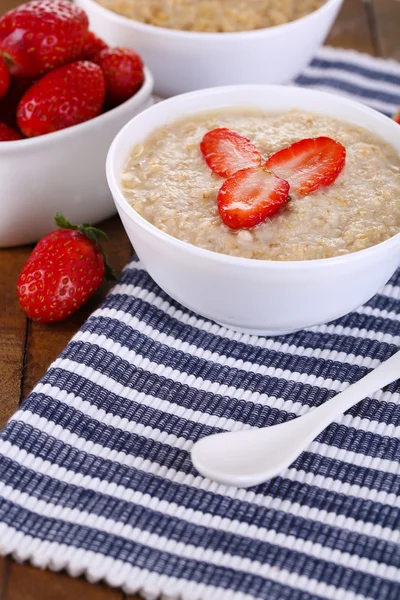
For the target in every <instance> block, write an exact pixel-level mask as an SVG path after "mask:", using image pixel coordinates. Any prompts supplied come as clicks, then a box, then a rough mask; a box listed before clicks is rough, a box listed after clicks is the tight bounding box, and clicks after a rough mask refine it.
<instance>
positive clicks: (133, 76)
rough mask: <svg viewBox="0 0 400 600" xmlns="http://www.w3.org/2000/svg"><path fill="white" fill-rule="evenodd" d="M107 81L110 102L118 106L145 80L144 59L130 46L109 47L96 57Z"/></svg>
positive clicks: (107, 98) (108, 101)
mask: <svg viewBox="0 0 400 600" xmlns="http://www.w3.org/2000/svg"><path fill="white" fill-rule="evenodd" d="M96 63H97V64H98V65H100V67H101V69H102V71H103V73H104V78H105V81H106V90H107V97H106V101H107V103H108V104H110V105H113V106H116V105H118V104H121V103H122V102H125V100H128V98H131V97H132V96H133V95H134V94H135V93H136V92H137V91H138V90H139V88H140V87H141V86H142V84H143V81H144V71H143V61H142V59H141V58H140V56H139V55H138V54H136V52H134V51H133V50H131V49H130V48H108V49H106V50H102V51H101V52H100V54H99V55H98V57H97V58H96Z"/></svg>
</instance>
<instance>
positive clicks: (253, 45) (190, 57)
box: [76, 0, 342, 97]
mask: <svg viewBox="0 0 400 600" xmlns="http://www.w3.org/2000/svg"><path fill="white" fill-rule="evenodd" d="M76 2H77V4H79V5H80V6H81V7H82V8H83V9H84V10H85V11H86V13H87V14H88V16H89V20H90V25H91V29H93V30H94V31H95V32H96V33H98V34H99V35H100V36H101V37H102V38H104V39H105V40H106V41H108V42H109V43H110V45H117V46H128V47H134V49H135V50H137V51H138V52H139V53H140V54H141V55H142V56H143V58H144V60H145V62H146V64H148V66H149V68H150V70H151V71H152V73H153V74H154V78H155V91H156V92H157V93H158V94H159V95H161V96H163V97H169V96H173V95H175V94H180V93H184V92H188V91H192V90H196V89H200V88H207V87H213V86H219V85H231V84H256V83H257V84H266V83H268V84H270V83H274V84H276V83H286V82H288V81H290V80H291V79H292V78H294V77H295V76H296V75H298V74H299V73H300V71H301V70H302V69H303V68H304V67H305V66H306V65H307V64H308V63H309V61H310V60H311V58H312V57H313V55H314V54H315V52H316V51H317V49H318V47H319V46H320V45H321V44H322V43H323V41H324V40H325V38H326V36H327V34H328V32H329V30H330V28H331V26H332V23H333V22H334V20H335V18H336V15H337V13H338V11H339V9H340V6H341V4H342V0H238V1H237V2H231V0H195V1H194V0H146V1H145V0H97V1H96V0H76Z"/></svg>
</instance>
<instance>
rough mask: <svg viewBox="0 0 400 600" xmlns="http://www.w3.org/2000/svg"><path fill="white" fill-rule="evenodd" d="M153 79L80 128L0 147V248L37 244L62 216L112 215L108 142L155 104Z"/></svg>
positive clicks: (79, 220) (87, 218)
mask: <svg viewBox="0 0 400 600" xmlns="http://www.w3.org/2000/svg"><path fill="white" fill-rule="evenodd" d="M152 89H153V77H152V75H151V74H150V72H149V71H148V70H147V69H146V72H145V82H144V84H143V86H142V88H141V89H140V90H139V91H138V93H137V94H135V96H133V97H132V98H130V99H129V100H128V101H127V102H124V103H123V104H121V105H120V106H118V107H116V108H114V109H113V110H110V111H109V112H107V113H104V114H103V115H99V116H98V117H96V118H94V119H91V120H90V121H87V122H85V123H81V124H80V125H75V126H73V127H69V128H67V129H63V130H62V131H57V132H55V133H50V134H48V135H43V136H40V137H37V138H31V139H24V140H18V141H15V142H0V189H1V199H0V247H5V246H17V245H19V244H27V243H29V242H35V241H37V240H38V239H39V238H40V237H42V236H43V235H44V234H46V233H48V232H49V231H51V230H52V229H54V227H55V225H54V215H55V214H56V212H57V211H61V212H63V213H65V215H67V216H68V218H69V219H70V220H71V221H72V222H75V223H84V222H86V223H97V222H99V221H101V220H103V219H105V218H107V217H109V216H111V215H112V214H114V213H115V206H114V203H113V201H112V197H111V194H110V190H109V188H108V186H107V181H106V177H105V172H104V164H105V160H106V156H107V151H108V148H109V146H110V144H111V141H112V139H113V138H114V137H115V135H116V134H117V133H118V131H119V130H120V129H121V127H122V126H123V125H125V123H127V122H128V121H129V120H130V119H131V118H132V117H133V116H135V115H136V114H137V113H138V112H140V111H141V110H143V109H145V108H147V107H148V106H150V105H151V104H152V103H153V100H152V98H151V92H152Z"/></svg>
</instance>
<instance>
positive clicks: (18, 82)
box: [0, 79, 32, 127]
mask: <svg viewBox="0 0 400 600" xmlns="http://www.w3.org/2000/svg"><path fill="white" fill-rule="evenodd" d="M31 85H32V81H31V80H28V79H11V82H10V87H9V89H8V92H7V94H6V95H5V96H4V97H3V98H1V99H0V119H1V120H2V121H3V122H4V123H7V125H10V126H11V127H17V106H18V103H19V101H20V100H21V98H22V96H23V95H24V93H25V92H26V90H27V89H28V87H29V86H31Z"/></svg>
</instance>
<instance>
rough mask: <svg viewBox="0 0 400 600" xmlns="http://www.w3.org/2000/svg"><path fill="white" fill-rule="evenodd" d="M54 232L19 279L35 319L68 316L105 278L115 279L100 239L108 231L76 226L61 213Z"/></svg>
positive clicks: (27, 309) (38, 247)
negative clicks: (57, 227)
mask: <svg viewBox="0 0 400 600" xmlns="http://www.w3.org/2000/svg"><path fill="white" fill-rule="evenodd" d="M55 220H56V224H57V225H58V226H59V227H61V228H62V229H57V230H56V231H52V232H51V233H49V234H48V235H46V236H45V237H44V238H42V239H41V240H40V242H39V243H38V244H37V245H36V247H35V249H34V250H33V252H32V254H31V255H30V257H29V258H28V260H27V262H26V263H25V265H24V267H23V268H22V271H21V273H20V275H19V278H18V283H17V292H18V299H19V303H20V305H21V307H22V309H23V310H24V312H25V313H26V314H27V315H28V317H30V318H31V319H34V320H35V321H40V322H41V323H50V322H52V321H61V320H62V319H65V318H66V317H68V316H69V315H71V314H72V313H73V312H75V311H76V310H77V309H78V308H80V307H81V306H82V305H83V304H84V303H85V302H86V301H87V300H88V299H89V298H90V296H91V295H92V294H94V292H95V291H96V290H97V289H98V287H99V286H100V284H101V282H102V281H103V279H104V277H106V278H107V279H114V278H115V277H114V273H113V270H112V268H111V267H110V266H109V265H108V264H107V263H106V260H105V256H104V252H103V250H102V248H101V246H100V244H99V238H102V239H108V238H107V236H106V235H105V233H103V232H102V231H100V230H99V229H96V228H95V227H91V226H90V225H87V224H85V225H79V226H74V225H71V223H69V221H68V220H67V219H66V218H65V217H64V216H63V215H61V214H57V215H56V219H55Z"/></svg>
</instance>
